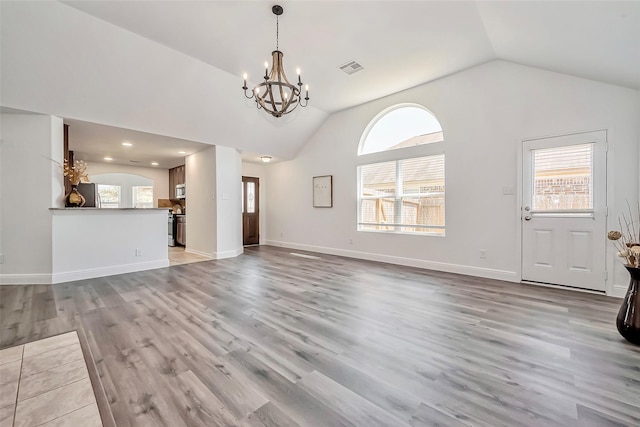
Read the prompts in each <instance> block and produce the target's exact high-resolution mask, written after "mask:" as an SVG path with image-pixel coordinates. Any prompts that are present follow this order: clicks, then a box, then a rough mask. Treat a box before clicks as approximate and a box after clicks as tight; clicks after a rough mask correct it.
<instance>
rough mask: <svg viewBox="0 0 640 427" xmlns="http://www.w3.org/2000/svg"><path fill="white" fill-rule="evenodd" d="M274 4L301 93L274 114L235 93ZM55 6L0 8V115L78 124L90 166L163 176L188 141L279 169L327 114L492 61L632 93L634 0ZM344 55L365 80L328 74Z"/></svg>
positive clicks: (636, 39) (638, 19) (639, 31)
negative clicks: (300, 103) (136, 168)
mask: <svg viewBox="0 0 640 427" xmlns="http://www.w3.org/2000/svg"><path fill="white" fill-rule="evenodd" d="M276 1H278V3H280V4H282V5H283V6H284V8H285V12H284V15H283V16H282V17H281V19H280V48H281V50H282V51H283V52H284V54H285V58H284V65H285V69H286V70H287V72H288V73H289V77H290V78H293V77H294V75H295V69H296V67H300V68H301V69H302V73H303V74H302V75H303V80H304V81H305V83H308V84H309V85H310V96H311V101H310V107H309V108H307V109H298V110H296V111H295V112H294V113H292V114H290V115H288V116H285V117H283V118H280V119H274V118H272V117H268V116H267V115H266V114H264V113H263V112H262V111H258V110H256V108H255V106H252V105H251V104H252V102H251V101H248V100H246V99H245V98H244V97H243V95H242V91H241V85H242V80H241V75H242V73H243V72H246V73H248V74H249V76H250V80H251V79H253V81H254V82H255V81H256V80H257V79H258V78H259V77H258V76H260V75H262V73H263V71H264V70H263V63H264V61H265V60H267V59H269V57H270V53H271V51H272V50H273V49H274V48H275V17H274V15H273V14H272V13H271V6H272V5H273V4H274V3H275V2H276ZM62 3H64V4H61V3H58V2H15V3H14V2H1V3H0V6H2V11H3V13H2V16H1V19H2V21H3V22H2V24H3V25H2V32H3V52H2V59H3V60H2V73H3V76H4V78H3V79H2V93H3V104H2V105H6V106H8V107H15V108H20V109H23V110H29V111H35V112H39V113H44V114H54V115H59V116H61V117H65V118H69V119H76V120H68V122H69V123H71V124H72V131H71V132H72V133H71V135H72V138H71V143H72V146H73V145H74V144H76V142H77V143H82V147H78V148H77V149H76V150H77V152H78V153H81V154H82V155H83V156H86V158H87V159H88V160H98V161H100V160H101V159H102V158H103V157H105V156H111V157H113V158H114V159H116V160H114V162H118V163H123V164H131V163H130V162H129V161H130V160H139V161H140V162H146V163H149V162H151V161H158V162H159V163H160V165H159V166H158V167H171V166H175V165H177V164H180V162H181V161H182V158H181V157H182V156H181V155H176V154H174V153H175V152H177V151H180V149H178V148H179V147H186V149H185V150H184V151H187V152H190V151H193V150H198V149H199V148H198V147H200V148H202V147H206V146H207V145H202V144H200V143H197V142H190V141H186V139H190V140H194V141H200V142H206V143H208V144H222V145H228V146H232V147H236V148H238V149H241V150H244V152H243V158H244V159H245V160H248V161H258V158H259V156H260V155H263V154H266V155H272V156H274V160H278V159H290V158H293V157H295V155H296V154H297V153H298V152H299V150H300V149H301V148H302V147H303V146H304V144H305V143H306V142H307V140H308V139H309V138H310V136H311V135H312V134H313V132H315V131H316V130H317V129H318V127H319V126H320V125H321V123H322V122H323V121H324V120H325V119H326V117H327V116H328V114H327V113H331V112H335V111H339V110H342V109H345V108H348V107H351V106H355V105H359V104H362V103H364V102H367V101H371V100H373V99H377V98H380V97H382V96H385V95H389V94H392V93H395V92H398V91H401V90H403V89H407V88H410V87H414V86H417V85H420V84H423V83H426V82H429V81H432V80H435V79H438V78H440V77H443V76H446V75H450V74H453V73H456V72H459V71H461V70H464V69H467V68H470V67H473V66H476V65H479V64H482V63H485V62H488V61H491V60H494V59H502V60H506V61H512V62H516V63H521V64H525V65H530V66H534V67H539V68H543V69H547V70H551V71H556V72H562V73H566V74H570V75H575V76H579V77H584V78H589V79H593V80H597V81H602V82H606V83H611V84H615V85H619V86H624V87H629V88H634V89H640V1H626V2H625V1H355V0H354V1H294V0H289V1H282V2H281V1H279V0H270V1H264V0H262V1H154V0H151V1H64V2H62ZM65 5H67V6H70V7H67V6H65ZM114 25H115V27H114ZM116 30H117V31H116ZM134 34H137V35H139V36H141V37H137V36H134ZM6 40H8V41H6ZM167 47H168V48H169V49H167ZM184 55H187V56H186V57H185V56H184ZM193 58H195V59H196V60H195V61H194V60H193ZM350 60H355V61H357V62H359V63H360V64H361V65H363V66H364V70H362V71H360V72H357V73H355V74H352V75H347V74H345V73H343V72H342V71H340V70H339V69H338V67H339V66H340V65H342V64H344V63H346V62H348V61H350ZM123 64H126V66H123ZM160 64H162V65H160ZM25 70H28V72H25ZM185 70H187V71H188V72H185ZM234 82H236V83H234ZM171 84H173V85H174V86H171ZM236 84H237V87H236V86H235V85H236ZM175 93H180V96H178V97H176V96H174V94H175ZM210 94H216V96H215V97H214V96H210ZM234 94H235V95H234ZM221 100H222V101H223V102H220V101H221ZM81 120H82V121H81ZM89 121H95V122H99V123H104V124H111V125H116V126H121V127H125V128H131V129H137V130H139V131H146V132H153V133H156V134H163V135H172V136H173V137H174V138H169V137H161V136H158V135H152V134H151V133H144V132H136V131H131V130H126V129H118V128H114V127H110V126H104V125H91V124H89V123H87V122H89ZM76 138H77V140H76ZM178 138H184V139H178ZM123 139H131V140H134V141H139V142H137V143H136V145H135V147H134V149H127V150H125V149H124V148H123V147H122V146H121V145H120V143H121V142H122V140H123ZM189 148H190V149H189ZM263 150H264V151H263Z"/></svg>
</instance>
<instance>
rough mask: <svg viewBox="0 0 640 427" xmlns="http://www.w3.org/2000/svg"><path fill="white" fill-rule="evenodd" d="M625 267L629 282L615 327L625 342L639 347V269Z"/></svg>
mask: <svg viewBox="0 0 640 427" xmlns="http://www.w3.org/2000/svg"><path fill="white" fill-rule="evenodd" d="M625 267H626V269H627V270H628V271H629V274H630V275H631V281H630V282H629V289H628V290H627V294H626V295H625V297H624V301H623V302H622V306H621V307H620V311H619V312H618V318H617V319H616V326H617V327H618V332H620V335H622V336H623V337H624V338H625V339H626V340H627V341H629V342H630V343H633V344H636V345H640V268H635V267H630V266H628V265H625Z"/></svg>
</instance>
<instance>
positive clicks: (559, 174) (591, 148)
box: [522, 131, 607, 291]
mask: <svg viewBox="0 0 640 427" xmlns="http://www.w3.org/2000/svg"><path fill="white" fill-rule="evenodd" d="M606 138H607V133H606V131H598V132H588V133H579V134H573V135H566V136H558V137H554V138H544V139H534V140H527V141H524V142H523V152H522V159H523V165H522V171H523V177H522V190H523V191H522V194H523V200H522V202H523V203H522V280H523V281H528V282H539V283H549V284H555V285H564V286H571V287H576V288H583V289H592V290H599V291H604V290H605V278H606V271H605V249H606V246H605V245H606V241H607V240H606V215H607V207H606V171H607V168H606V163H607V154H606V153H607V140H606Z"/></svg>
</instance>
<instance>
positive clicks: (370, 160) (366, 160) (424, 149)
mask: <svg viewBox="0 0 640 427" xmlns="http://www.w3.org/2000/svg"><path fill="white" fill-rule="evenodd" d="M403 107H418V108H421V109H424V110H426V111H427V112H428V113H430V114H431V115H432V116H433V117H434V118H435V119H436V120H438V122H440V120H439V119H438V117H437V116H436V115H435V114H434V113H433V112H432V111H431V110H429V109H428V108H425V107H424V106H422V105H420V104H414V103H402V104H396V105H393V106H391V107H388V108H385V109H384V110H382V111H381V112H380V113H378V114H376V116H375V117H374V118H373V119H372V120H371V121H370V122H369V124H368V125H367V127H366V128H365V130H364V132H363V133H362V136H361V138H360V142H359V144H358V155H357V158H356V183H357V184H356V191H357V195H356V204H357V213H356V224H355V225H356V232H363V233H382V234H406V235H411V236H425V237H446V224H447V209H446V206H447V191H446V182H447V167H446V162H447V156H446V153H445V145H444V144H445V141H446V138H444V128H443V126H442V123H441V122H440V127H441V128H443V131H442V132H443V140H442V141H438V142H432V143H428V144H421V145H416V146H411V147H403V148H395V149H390V150H385V151H377V152H374V153H368V154H361V153H362V148H363V147H364V144H365V142H366V138H367V136H368V134H369V132H370V130H371V129H372V128H373V126H375V124H376V123H377V122H378V121H379V120H380V119H381V118H382V117H384V116H385V115H386V114H389V113H390V112H392V111H395V110H397V109H400V108H403ZM437 155H443V156H444V182H445V189H444V211H445V214H444V225H443V226H426V225H425V226H424V227H422V226H420V227H415V226H412V225H406V224H395V223H396V218H398V217H401V215H402V214H401V213H399V214H396V212H395V205H397V203H402V197H403V196H399V195H400V194H401V192H402V188H401V187H402V182H401V181H400V182H399V180H398V179H397V178H398V174H399V173H401V172H400V171H399V168H397V167H396V183H395V184H396V193H395V194H393V195H388V196H385V197H378V196H365V197H362V185H363V183H362V176H361V173H360V170H361V169H360V168H361V166H367V165H371V164H376V163H383V162H390V161H395V162H398V161H401V160H409V159H414V158H419V157H430V156H437ZM398 186H400V188H399V187H398ZM422 194H423V193H414V194H408V195H406V197H418V196H420V195H422ZM426 194H431V193H426ZM398 196H399V197H398ZM377 198H387V199H389V198H393V199H394V200H395V204H394V224H385V225H389V226H393V227H394V229H392V230H372V229H362V227H363V226H366V225H367V224H369V223H361V218H362V216H361V215H362V203H361V201H362V200H365V199H377ZM398 200H399V202H398ZM398 215H399V216H398ZM370 225H374V224H370ZM403 227H404V228H408V227H415V228H439V229H442V230H443V231H442V233H433V232H416V231H400V230H399V229H401V228H403Z"/></svg>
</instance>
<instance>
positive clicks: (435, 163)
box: [358, 154, 444, 234]
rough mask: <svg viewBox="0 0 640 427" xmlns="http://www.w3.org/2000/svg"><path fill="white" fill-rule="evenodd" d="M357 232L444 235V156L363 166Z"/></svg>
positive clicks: (361, 167)
mask: <svg viewBox="0 0 640 427" xmlns="http://www.w3.org/2000/svg"><path fill="white" fill-rule="evenodd" d="M358 175H359V177H360V189H359V200H360V207H359V208H360V214H359V221H358V229H359V230H363V231H366V230H369V231H395V232H404V233H432V234H444V154H440V155H435V156H427V157H418V158H413V159H402V160H395V161H390V162H383V163H373V164H369V165H363V166H360V167H359V168H358Z"/></svg>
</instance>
